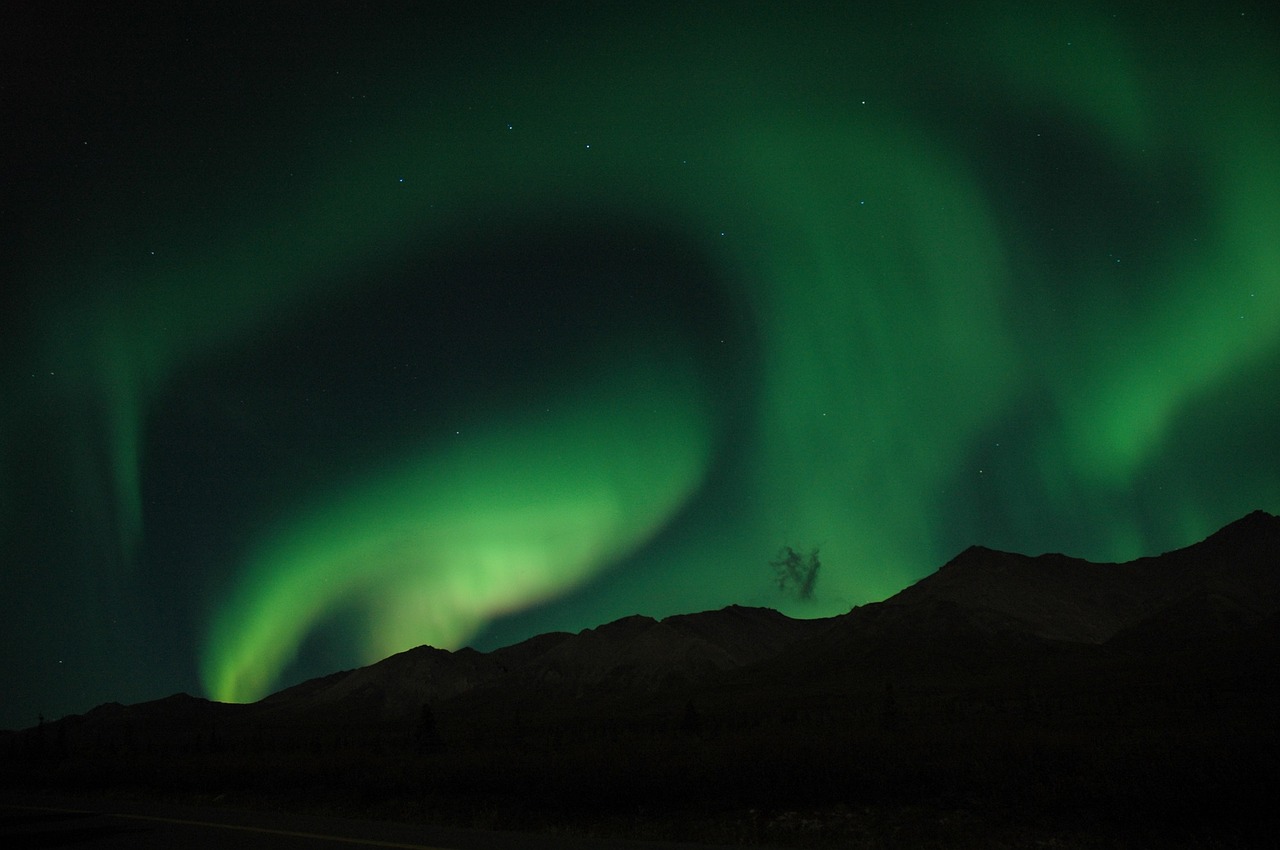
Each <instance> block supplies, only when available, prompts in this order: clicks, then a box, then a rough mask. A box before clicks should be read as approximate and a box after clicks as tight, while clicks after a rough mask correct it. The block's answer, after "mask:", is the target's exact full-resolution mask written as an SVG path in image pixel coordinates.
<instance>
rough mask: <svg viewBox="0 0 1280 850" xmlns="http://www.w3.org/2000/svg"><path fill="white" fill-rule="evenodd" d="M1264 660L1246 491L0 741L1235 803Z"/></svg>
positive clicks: (656, 800)
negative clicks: (241, 697) (1072, 550)
mask: <svg viewBox="0 0 1280 850" xmlns="http://www.w3.org/2000/svg"><path fill="white" fill-rule="evenodd" d="M1278 660H1280V518H1277V517H1276V516H1273V515H1271V514H1268V513H1265V512H1262V511H1255V512H1254V513H1251V514H1249V515H1248V516H1245V517H1243V518H1241V519H1239V520H1237V521H1235V522H1233V523H1231V524H1229V525H1227V526H1226V527H1224V528H1222V529H1221V530H1219V531H1218V532H1216V533H1214V534H1213V535H1211V536H1209V537H1208V538H1206V539H1205V540H1203V541H1201V542H1199V543H1195V544H1193V545H1191V546H1188V547H1186V548H1183V549H1178V550H1175V551H1172V552H1166V553H1164V554H1161V555H1157V556H1153V557H1146V558H1139V559H1137V560H1134V561H1129V562H1127V563H1091V562H1088V561H1084V560H1080V559H1077V558H1071V557H1067V556H1064V555H1058V554H1047V555H1039V556H1028V555H1021V554H1016V553H1011V552H1000V551H995V550H992V549H987V548H984V547H981V546H973V547H970V548H969V549H966V550H965V551H963V552H961V553H960V554H958V555H957V556H956V557H955V558H953V559H951V560H950V561H949V562H947V563H946V564H945V565H943V566H942V567H941V568H940V569H938V570H937V571H936V572H935V573H933V574H931V575H929V576H926V577H925V578H922V579H921V580H919V581H918V582H916V583H915V584H913V585H911V586H910V587H907V588H905V589H904V590H902V591H901V592H899V593H898V594H896V595H894V596H892V597H890V598H889V599H886V600H884V601H883V602H878V603H872V604H868V605H863V606H860V607H857V608H854V609H853V610H851V611H849V612H848V613H846V614H843V615H841V616H837V617H831V618H827V619H819V620H800V619H793V618H790V617H787V616H785V615H783V614H781V613H779V612H777V611H774V610H771V609H766V608H749V607H741V606H736V605H734V606H729V607H727V608H723V609H720V610H716V611H705V612H701V613H695V614H683V615H677V616H671V617H666V618H664V619H661V620H658V619H653V618H651V617H646V616H640V615H636V616H630V617H625V618H623V619H620V620H616V621H613V622H610V623H605V624H603V625H601V626H598V627H596V628H591V629H585V630H583V631H581V632H578V633H576V634H571V633H566V632H552V633H548V634H542V635H537V636H535V637H532V638H529V639H528V640H525V641H522V642H520V643H516V644H513V645H511V646H507V647H503V648H501V649H497V650H494V651H491V652H478V651H476V650H474V649H469V648H468V649H461V650H457V651H454V652H448V651H444V650H440V649H435V648H432V647H429V646H421V647H417V648H415V649H410V650H407V651H405V652H401V653H398V654H396V655H393V656H390V657H389V658H386V659H383V660H382V661H379V662H377V663H375V664H371V665H369V666H367V667H362V668H359V669H355V670H348V671H342V672H336V673H333V674H331V675H328V676H324V677H321V678H318V679H313V680H310V681H307V682H303V683H300V684H298V685H295V686H292V687H289V688H285V689H283V690H281V691H279V692H277V693H274V694H272V695H271V696H268V697H266V698H265V699H262V700H260V701H258V702H256V703H252V704H247V705H232V704H222V703H216V702H211V701H208V700H204V699H200V698H197V697H192V696H188V695H186V694H178V695H174V696H172V697H168V698H166V699H162V700H156V701H153V702H148V703H142V704H138V705H131V706H122V705H119V704H115V703H111V704H107V705H103V706H99V707H98V708H96V709H94V710H92V711H90V712H88V713H86V714H84V715H76V716H71V717H66V718H63V719H61V720H59V721H55V722H52V723H45V724H42V725H41V726H40V727H35V728H32V729H27V730H24V731H22V732H10V733H4V736H3V740H0V746H2V747H3V748H2V749H0V753H6V754H7V758H6V760H5V761H4V762H3V764H4V765H5V770H6V773H5V775H6V776H8V777H9V781H10V783H11V784H12V782H14V781H16V780H14V777H15V776H19V777H22V781H23V782H29V781H31V777H32V776H38V777H43V779H42V780H41V781H43V782H45V783H46V784H52V785H55V786H56V785H58V784H59V783H63V784H65V783H66V782H68V781H70V780H69V779H68V777H76V782H78V783H80V785H81V786H85V785H87V786H92V787H114V786H115V785H117V784H119V783H120V782H122V781H125V778H127V781H128V782H129V783H130V784H131V787H132V786H136V785H138V784H139V783H141V784H146V783H148V782H151V783H156V782H161V780H160V779H159V778H157V777H167V778H165V779H164V780H163V782H161V784H165V787H184V788H186V787H200V788H204V789H205V790H206V791H207V792H209V793H213V792H215V791H216V792H218V793H223V792H224V791H225V789H227V788H235V789H239V790H240V791H241V792H242V793H246V794H257V795H263V794H266V795H271V794H276V793H278V790H279V788H281V787H294V786H295V785H299V783H300V785H299V787H308V788H311V787H317V788H325V789H329V791H331V792H332V793H339V791H335V790H334V789H335V788H337V789H339V790H341V789H346V790H345V791H341V793H345V794H356V795H357V796H368V794H370V793H372V791H371V790H370V789H371V788H373V787H377V788H381V789H383V790H382V791H381V792H379V793H384V794H386V795H397V794H399V795H405V794H420V793H422V789H423V788H424V787H425V788H426V789H428V791H429V792H430V793H431V794H435V795H438V796H441V797H443V798H447V799H449V800H451V801H454V802H452V803H450V805H451V806H452V805H455V804H457V805H461V803H457V801H458V800H460V799H477V798H480V797H482V798H483V799H485V800H486V801H489V802H486V804H485V805H490V806H497V805H499V803H494V802H492V801H493V800H502V801H507V802H509V801H510V800H512V799H515V798H519V799H536V800H538V801H540V802H539V805H541V806H543V807H544V809H545V810H546V811H551V810H557V811H558V810H560V807H563V806H565V805H568V803H566V801H569V800H573V801H577V802H576V803H574V805H588V804H590V805H593V806H599V807H606V808H607V807H609V806H621V807H623V808H625V807H627V806H634V805H635V801H637V800H641V801H649V802H647V803H645V805H653V806H669V805H675V803H673V802H672V801H673V800H680V801H681V802H680V803H679V805H688V801H689V800H692V799H697V800H704V801H705V800H720V801H722V803H723V804H724V805H726V806H729V805H734V806H757V807H758V806H760V805H764V804H766V803H772V804H778V803H779V802H780V801H782V802H786V801H792V803H793V804H794V801H795V799H797V795H799V799H803V800H804V801H806V802H810V803H811V802H813V801H815V800H826V801H828V802H830V801H831V800H845V799H870V800H879V801H881V802H884V801H886V800H892V801H895V802H893V804H894V805H898V804H899V802H896V801H900V800H917V799H928V800H930V801H932V802H930V803H929V804H930V805H938V803H937V800H939V799H944V798H945V799H953V798H957V799H958V798H964V799H968V798H970V797H972V796H973V795H975V794H977V795H979V796H982V797H983V799H991V800H997V799H998V800H1019V801H1021V802H1019V803H1018V805H1024V804H1025V805H1031V806H1033V808H1034V807H1035V806H1039V807H1040V808H1039V809H1036V811H1041V812H1042V813H1046V812H1047V813H1049V814H1051V813H1052V812H1053V811H1056V810H1057V807H1060V806H1061V805H1062V800H1063V799H1069V800H1072V801H1073V803H1072V804H1073V805H1077V806H1081V807H1086V808H1087V807H1094V809H1096V810H1097V811H1099V812H1110V813H1111V814H1109V815H1106V816H1108V817H1111V816H1115V815H1114V813H1115V812H1116V811H1120V810H1123V811H1125V812H1138V811H1148V810H1150V812H1151V813H1154V812H1156V811H1161V812H1165V811H1167V810H1168V809H1169V807H1170V806H1175V803H1176V806H1175V808H1177V810H1178V811H1182V812H1184V813H1188V814H1187V816H1188V817H1190V814H1189V813H1190V812H1192V811H1197V812H1202V813H1203V812H1206V811H1209V810H1212V811H1213V812H1216V813H1217V814H1215V815H1214V816H1215V817H1219V818H1228V817H1230V818H1235V819H1236V821H1239V819H1240V818H1241V817H1246V815H1245V814H1242V807H1244V808H1248V806H1250V805H1252V801H1256V800H1258V799H1260V798H1261V797H1266V798H1267V799H1268V800H1269V799H1271V798H1270V795H1271V794H1273V792H1274V791H1276V790H1277V786H1278V785H1280V779H1277V777H1276V775H1275V773H1276V772H1275V770H1274V765H1275V764H1276V763H1280V745H1278V744H1277V741H1276V735H1275V733H1274V717H1275V716H1276V711H1277V709H1278V708H1280V674H1278V673H1277V670H1280V665H1278V664H1277V661H1278ZM1174 741H1176V742H1177V743H1176V745H1175V744H1173V743H1171V742H1174ZM854 754H856V755H857V758H854ZM1081 754H1085V755H1081ZM423 760H426V761H425V762H423ZM424 764H425V767H424ZM1046 765H1050V766H1051V767H1046ZM1268 765H1270V767H1268ZM320 766H323V767H320ZM335 766H338V767H335ZM339 767H340V769H339ZM424 771H425V772H424ZM355 777H363V779H359V780H357V779H356V778H355ZM371 777H376V779H373V778H371ZM1046 777H1053V780H1052V782H1051V783H1049V782H1048V780H1047V779H1046ZM166 783H167V784H166ZM290 783H292V784H290ZM343 783H349V784H347V785H344V784H343ZM369 783H373V784H372V785H370V784H369ZM424 783H425V785H424ZM1046 783H1048V784H1046ZM1050 786H1051V787H1050ZM956 795H959V797H957V796H956ZM1037 795H1038V796H1037ZM1064 795H1065V797H1064ZM1119 800H1123V804H1121V803H1120V802H1117V801H1119ZM1171 801H1174V802H1171ZM1009 804H1010V805H1012V803H1009ZM1033 804H1034V805H1033ZM502 805H505V803H504V804H502ZM913 805H914V803H913ZM1259 805H1261V804H1259ZM1267 805H1269V804H1267ZM1215 807H1216V808H1215ZM1049 814H1045V816H1046V817H1048V816H1049ZM1151 816H1152V817H1153V818H1154V817H1156V815H1155V814H1151ZM1098 817H1103V815H1102V814H1099V815H1098ZM1161 817H1165V815H1161ZM1205 817H1209V815H1208V814H1206V815H1205ZM1224 822H1225V821H1224ZM1240 822H1243V821H1240Z"/></svg>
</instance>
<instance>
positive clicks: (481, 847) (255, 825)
mask: <svg viewBox="0 0 1280 850" xmlns="http://www.w3.org/2000/svg"><path fill="white" fill-rule="evenodd" d="M0 846H3V847H5V848H11V849H12V848H58V847H75V848H90V850H106V848H130V850H133V849H134V848H138V850H152V848H154V850H160V848H163V850H172V848H176V847H181V848H190V850H206V848H207V850H214V848H217V850H301V848H304V847H305V848H333V850H344V848H359V847H391V848H402V849H403V850H597V848H598V849H599V850H677V848H685V850H694V848H695V845H676V844H653V843H648V842H635V841H604V840H594V839H568V838H565V837H564V836H547V835H534V834H524V833H515V832H482V831H478V830H461V829H449V828H445V827H431V826H422V825H413V824H398V823H382V822H374V821H359V820H346V819H343V818H327V817H315V816H309V815H294V814H287V813H280V812H253V811H245V810H240V809H222V808H212V807H211V808H199V807H189V806H171V805H164V804H158V803H156V804H152V803H133V802H124V801H121V802H117V801H103V800H92V799H74V798H59V799H50V798H34V797H21V796H15V795H4V796H3V797H0ZM697 850H708V848H706V847H705V846H701V845H699V846H697Z"/></svg>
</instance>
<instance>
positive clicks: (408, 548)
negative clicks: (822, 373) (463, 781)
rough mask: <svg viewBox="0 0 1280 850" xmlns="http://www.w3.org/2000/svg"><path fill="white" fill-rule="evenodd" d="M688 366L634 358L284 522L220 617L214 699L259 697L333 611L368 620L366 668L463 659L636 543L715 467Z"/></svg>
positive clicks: (209, 678) (209, 669) (210, 669)
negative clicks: (416, 654) (536, 408)
mask: <svg viewBox="0 0 1280 850" xmlns="http://www.w3.org/2000/svg"><path fill="white" fill-rule="evenodd" d="M687 365H688V364H687V363H681V361H680V360H679V359H667V360H665V361H659V360H652V361H651V362H644V361H640V362H633V363H632V364H630V365H629V366H628V367H627V368H625V369H624V370H622V371H621V372H619V373H618V374H615V375H612V376H610V377H609V380H608V381H599V384H598V386H597V387H596V389H595V391H594V392H593V393H592V395H590V396H589V397H584V398H581V399H576V400H572V399H571V400H570V402H571V403H570V404H568V405H565V403H564V401H563V400H560V401H558V402H557V404H558V405H564V406H565V407H567V409H566V410H563V411H561V412H559V413H558V414H554V415H553V414H550V413H547V412H524V413H513V414H512V415H511V416H510V417H507V418H504V423H505V424H504V425H503V426H502V427H501V428H494V427H493V426H488V427H485V426H481V427H480V428H479V429H477V430H478V433H477V434H471V433H470V432H468V433H467V434H465V435H462V434H460V435H459V439H458V442H457V443H456V444H455V445H452V446H447V447H444V448H443V449H441V450H438V451H435V452H431V453H427V454H424V455H423V456H421V457H412V456H411V457H408V458H400V459H398V460H397V467H398V468H397V469H396V470H394V471H384V472H383V473H381V474H375V475H373V476H371V477H370V479H369V480H368V481H365V482H359V483H356V484H354V485H352V486H348V487H344V488H343V489H342V492H341V493H340V494H337V495H335V496H334V497H332V498H331V499H329V500H326V501H324V502H323V503H322V504H321V505H320V506H319V507H318V508H317V509H316V510H314V511H312V512H309V513H307V514H305V515H303V516H301V517H299V518H298V519H296V520H294V521H292V522H289V523H286V524H284V526H283V528H282V529H281V530H280V532H279V533H278V534H276V535H275V536H274V537H273V538H272V539H271V540H269V541H266V542H265V545H264V546H263V547H262V549H261V550H260V551H259V552H258V553H256V554H255V556H254V557H253V558H252V559H251V561H250V564H249V567H250V569H249V572H248V574H247V575H248V577H249V580H248V581H247V582H246V583H245V584H244V585H243V586H242V587H241V588H240V589H239V591H238V593H237V596H236V598H235V599H233V600H231V602H230V603H229V604H226V605H224V606H223V607H222V608H221V609H220V615H219V618H218V620H217V623H216V626H215V629H214V636H213V642H212V651H211V653H210V654H209V656H208V660H207V664H206V669H205V680H206V684H207V686H208V688H209V691H210V693H211V694H213V695H214V696H215V697H216V698H217V699H221V700H234V701H240V700H251V699H256V698H258V697H261V696H263V695H264V694H265V693H266V692H267V690H268V688H269V686H270V685H271V684H272V683H273V682H274V681H275V678H276V676H277V675H278V674H279V673H280V670H281V669H282V668H283V666H284V665H285V664H286V663H287V662H288V661H289V660H290V658H291V657H292V654H293V652H294V651H295V650H296V648H297V646H298V644H299V643H300V642H301V641H302V639H303V638H304V637H305V635H306V633H307V631H308V630H309V629H310V628H311V627H312V626H313V625H314V624H315V623H316V621H317V620H319V619H321V618H322V617H323V615H325V614H326V613H331V612H332V611H333V610H334V609H335V608H338V607H342V606H349V605H352V604H353V603H354V604H357V605H359V606H360V607H362V608H363V609H364V610H365V611H366V612H367V615H368V618H369V631H368V639H367V642H366V644H365V646H363V647H362V648H361V656H362V658H363V660H364V661H366V662H369V661H374V660H377V659H379V658H383V657H385V656H387V655H390V654H392V653H394V652H398V651H400V650H402V649H405V648H407V647H410V646H415V645H418V644H420V643H424V642H426V643H430V644H431V645H433V646H437V647H445V648H450V649H452V648H456V647H459V646H461V645H462V644H463V643H465V642H466V640H467V639H468V638H470V637H471V636H472V635H473V634H474V633H475V631H476V630H477V629H478V628H479V627H480V626H481V625H483V624H484V623H485V622H487V621H488V620H489V619H491V618H492V617H494V616H496V615H498V614H501V613H504V612H509V611H512V610H517V609H519V608H520V607H522V606H526V605H529V604H532V603H535V602H537V601H539V600H543V599H546V598H548V597H550V596H553V595H555V594H558V593H563V592H565V591H566V590H567V589H569V588H572V587H574V586H576V585H577V584H579V583H581V582H582V581H583V580H584V579H586V578H587V577H589V576H590V575H591V574H592V573H593V572H594V571H596V570H598V569H600V568H601V567H602V566H606V565H608V564H610V563H613V562H615V561H616V560H617V559H618V558H620V557H621V556H623V555H625V554H626V553H627V552H628V551H630V550H632V549H634V548H635V547H636V546H638V545H639V544H641V543H642V542H643V541H644V540H645V539H646V538H647V537H649V536H650V535H651V534H652V533H653V532H654V531H655V530H656V529H658V528H660V527H661V525H662V524H663V522H664V521H665V520H667V519H668V518H669V517H670V516H671V515H672V513H673V512H674V511H675V510H677V509H678V508H679V507H680V505H681V504H682V503H683V502H684V500H685V499H686V498H687V497H688V496H689V494H690V493H692V492H693V491H694V490H695V489H696V488H697V486H698V484H699V482H700V480H701V473H702V469H703V467H704V465H705V463H706V454H707V451H708V449H709V431H708V422H707V417H706V414H705V412H704V411H702V410H701V404H700V402H699V399H698V392H697V390H698V388H697V387H696V386H695V385H694V384H693V382H692V377H691V376H690V374H689V373H688V370H687ZM597 380H599V379H597Z"/></svg>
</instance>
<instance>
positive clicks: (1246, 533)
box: [1206, 510, 1280, 540]
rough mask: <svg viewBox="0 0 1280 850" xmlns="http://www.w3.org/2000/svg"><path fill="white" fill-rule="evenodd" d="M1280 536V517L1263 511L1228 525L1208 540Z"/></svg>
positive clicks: (1253, 512)
mask: <svg viewBox="0 0 1280 850" xmlns="http://www.w3.org/2000/svg"><path fill="white" fill-rule="evenodd" d="M1275 535H1280V517H1277V516H1275V515H1274V514H1269V513H1267V512H1266V511H1263V510H1256V511H1252V512H1251V513H1247V514H1245V515H1244V516H1242V517H1240V519H1238V520H1236V521H1235V522H1231V523H1227V524H1226V525H1224V526H1223V527H1222V528H1220V529H1218V530H1217V531H1215V532H1214V533H1213V534H1211V535H1209V537H1208V538H1206V540H1237V539H1239V538H1241V537H1258V538H1262V537H1268V536H1275Z"/></svg>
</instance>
